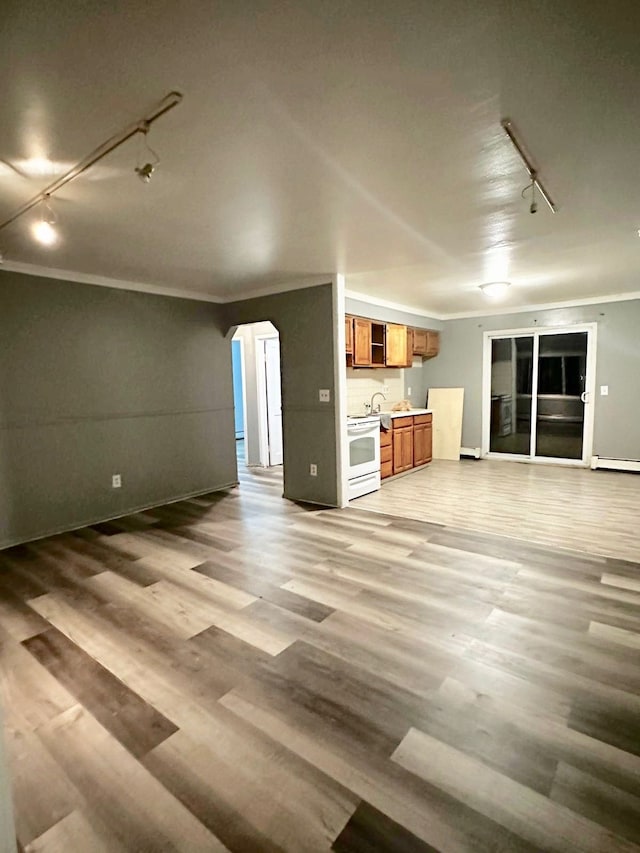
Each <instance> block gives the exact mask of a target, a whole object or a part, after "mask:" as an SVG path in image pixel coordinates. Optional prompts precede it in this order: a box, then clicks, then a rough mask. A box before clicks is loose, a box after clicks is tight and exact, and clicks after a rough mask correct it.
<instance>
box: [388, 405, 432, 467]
mask: <svg viewBox="0 0 640 853" xmlns="http://www.w3.org/2000/svg"><path fill="white" fill-rule="evenodd" d="M432 419H433V416H432V415H408V416H407V417H400V418H393V419H392V421H391V424H392V427H391V429H389V430H383V429H381V430H380V477H381V479H383V480H384V479H385V478H386V477H391V475H392V474H402V473H403V472H404V471H410V470H411V469H412V468H416V467H417V466H418V465H426V463H427V462H431V459H432Z"/></svg>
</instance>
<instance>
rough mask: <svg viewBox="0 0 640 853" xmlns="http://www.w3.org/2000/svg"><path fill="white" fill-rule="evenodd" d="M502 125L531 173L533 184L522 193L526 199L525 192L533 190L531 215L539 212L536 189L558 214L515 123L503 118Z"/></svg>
mask: <svg viewBox="0 0 640 853" xmlns="http://www.w3.org/2000/svg"><path fill="white" fill-rule="evenodd" d="M501 124H502V128H503V130H504V132H505V133H506V134H507V136H508V137H509V139H510V140H511V144H512V145H513V147H514V148H515V149H516V151H517V152H518V154H519V156H520V159H521V160H522V162H523V163H524V167H525V169H526V170H527V172H528V173H529V177H530V178H531V183H530V184H529V185H528V186H526V187H525V188H524V189H523V191H522V197H523V198H524V194H525V192H527V190H531V205H530V206H529V213H535V212H536V211H537V210H538V204H537V202H536V198H535V191H536V187H537V188H538V190H539V191H540V195H541V196H542V198H543V199H544V200H545V201H546V203H547V205H548V207H549V210H550V211H551V212H552V213H555V212H556V206H555V203H554V201H553V200H552V198H551V196H550V195H549V193H548V192H547V190H546V189H545V187H544V186H543V185H542V182H541V181H540V178H539V177H538V170H537V169H536V168H535V166H534V165H533V162H532V160H531V157H529V155H528V154H527V152H526V149H525V147H524V145H523V143H522V142H521V141H520V139H519V136H518V133H517V131H516V129H515V127H514V126H513V122H512V121H511V119H508V118H503V119H502V121H501Z"/></svg>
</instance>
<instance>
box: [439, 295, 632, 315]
mask: <svg viewBox="0 0 640 853" xmlns="http://www.w3.org/2000/svg"><path fill="white" fill-rule="evenodd" d="M634 299H640V291H638V290H635V291H630V292H629V293H610V294H609V295H607V296H589V297H585V298H584V299H567V300H565V301H562V302H538V303H532V304H530V305H520V306H518V307H513V306H512V307H508V306H505V307H504V308H494V309H488V310H487V309H485V310H484V311H461V312H460V313H458V314H444V315H443V316H442V317H440V318H438V319H442V320H466V319H467V318H471V317H495V316H500V315H502V314H528V313H530V312H531V311H553V310H555V309H557V308H580V307H581V306H583V305H603V304H604V303H606V302H632V301H633V300H634Z"/></svg>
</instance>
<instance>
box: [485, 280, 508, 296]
mask: <svg viewBox="0 0 640 853" xmlns="http://www.w3.org/2000/svg"><path fill="white" fill-rule="evenodd" d="M510 287H511V282H510V281H488V282H487V283H486V284H481V285H480V290H481V291H482V292H483V293H484V295H485V296H487V297H488V298H489V299H503V298H504V297H505V296H506V295H507V291H508V290H509V288H510Z"/></svg>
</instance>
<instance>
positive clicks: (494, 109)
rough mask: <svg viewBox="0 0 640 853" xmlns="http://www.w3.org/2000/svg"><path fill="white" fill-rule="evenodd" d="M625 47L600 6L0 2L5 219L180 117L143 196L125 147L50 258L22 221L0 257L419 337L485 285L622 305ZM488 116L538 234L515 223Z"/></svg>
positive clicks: (635, 62)
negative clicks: (406, 321) (330, 314)
mask: <svg viewBox="0 0 640 853" xmlns="http://www.w3.org/2000/svg"><path fill="white" fill-rule="evenodd" d="M639 31H640V7H638V4H637V3H636V2H616V0H613V2H609V3H606V4H605V3H602V2H589V0H584V1H583V2H576V0H565V2H562V3H559V2H558V0H537V2H525V0H519V2H513V0H493V2H491V0H489V2H481V3H479V2H477V0H469V2H464V0H441V1H440V2H426V0H394V2H389V0H368V2H359V0H352V2H347V0H342V2H333V3H332V2H330V0H327V2H319V0H278V2H275V0H272V2H270V1H269V0H263V2H259V0H243V1H242V2H240V3H239V2H237V0H236V1H235V2H231V0H222V2H216V3H212V2H205V0H202V2H188V0H183V2H182V3H179V4H178V3H175V2H169V0H167V2H161V1H160V0H147V2H145V3H124V2H122V3H120V2H114V3H108V4H106V3H102V2H98V0H66V2H65V3H64V4H53V5H52V4H48V3H42V1H41V0H5V3H4V6H3V25H2V31H1V36H0V128H1V133H0V188H1V194H0V219H2V218H4V217H5V215H6V216H8V215H9V214H10V213H11V211H12V210H13V208H15V207H17V206H18V205H20V204H21V203H22V202H23V201H25V200H26V199H27V198H29V197H30V196H31V195H33V194H34V193H36V192H37V191H38V190H40V189H41V188H42V187H44V186H45V185H46V183H48V182H49V180H50V177H49V175H51V174H52V173H53V174H55V172H56V170H58V171H60V170H63V169H65V168H67V167H68V166H69V165H71V164H72V163H74V162H76V161H77V160H79V159H80V158H82V157H83V156H84V155H85V154H87V153H88V152H89V151H90V150H91V149H92V148H94V147H95V146H96V145H98V144H99V143H100V142H102V141H103V140H104V139H106V138H107V137H108V136H110V135H111V134H113V133H114V132H115V131H117V130H119V129H120V128H121V127H123V126H125V125H126V124H128V123H129V122H131V121H133V120H135V119H137V118H138V117H140V116H141V115H142V114H144V113H145V111H147V110H148V109H149V107H151V106H152V105H153V104H154V103H155V102H156V101H158V100H159V99H160V98H161V97H162V96H163V95H164V94H165V93H167V92H169V91H170V90H172V89H179V90H180V91H182V92H183V93H184V96H185V97H184V101H183V103H182V104H181V105H180V106H178V107H177V108H176V109H175V110H173V111H172V112H171V113H169V114H168V115H167V116H165V117H164V118H162V119H161V120H160V121H159V122H158V123H157V124H155V125H154V127H153V129H152V131H151V133H150V142H151V144H152V145H153V147H154V148H155V149H156V150H158V152H159V153H160V156H161V158H162V162H161V164H160V167H159V169H158V171H157V173H156V175H155V176H154V178H153V180H152V181H151V183H150V184H148V185H146V186H145V185H143V184H142V183H141V182H140V181H139V180H138V179H137V178H136V176H135V175H134V173H133V167H134V166H135V164H136V144H137V143H136V141H135V140H133V141H132V142H130V143H127V145H126V146H123V147H122V148H121V149H119V151H118V152H116V153H115V154H113V155H112V156H110V158H109V159H107V160H105V161H103V162H102V164H100V165H99V166H97V167H95V169H94V170H93V171H91V172H89V173H87V175H86V176H84V177H81V178H80V179H78V180H77V181H75V182H74V183H73V184H72V185H70V186H68V187H66V188H65V189H64V190H62V191H61V192H60V193H59V195H58V196H56V202H55V210H56V213H57V215H58V219H59V224H60V229H61V231H62V235H63V240H62V242H61V244H60V245H59V246H58V247H57V248H55V249H45V248H43V247H40V246H38V245H35V244H34V243H33V242H32V240H31V239H30V237H29V234H28V224H29V217H28V216H27V217H25V218H23V220H22V221H21V222H20V223H19V224H18V225H15V226H12V227H11V228H10V229H8V230H7V231H6V232H4V233H0V247H2V249H3V251H4V253H5V256H6V258H7V263H8V264H12V263H13V264H15V265H16V266H19V265H21V264H34V265H37V266H42V267H50V268H55V269H58V270H68V271H74V272H76V273H85V274H90V275H95V276H106V277H110V278H116V279H123V280H127V281H134V282H144V283H148V284H155V285H159V286H163V287H167V288H174V289H184V290H188V291H191V292H198V293H202V294H203V295H204V294H208V295H210V296H213V297H220V298H223V299H228V298H233V297H235V296H242V295H246V294H248V293H250V292H254V291H256V290H259V289H261V288H265V287H269V286H273V285H276V284H277V285H280V284H282V285H291V284H294V283H302V282H305V281H309V282H313V281H318V280H320V278H322V277H323V276H324V277H326V275H327V274H330V273H336V272H340V273H345V275H346V283H347V288H348V289H349V290H352V291H359V292H362V293H367V294H369V295H370V296H373V297H376V298H379V299H380V298H382V299H386V300H389V301H391V302H396V303H402V304H405V305H408V306H412V307H414V308H417V309H420V310H422V311H425V312H427V313H429V312H431V313H435V314H437V315H447V314H452V313H453V314H455V313H462V312H474V311H478V310H480V309H483V308H485V307H486V305H487V303H486V300H485V299H484V297H483V296H482V295H481V294H480V292H479V291H478V289H477V285H478V284H480V283H482V282H483V281H487V280H494V279H503V278H508V279H509V280H510V281H511V282H512V284H513V286H512V288H511V290H510V292H509V295H508V297H507V300H506V302H505V307H506V306H507V305H508V306H509V307H513V306H518V305H522V306H524V305H529V304H540V303H549V302H556V301H566V300H572V299H585V298H590V297H598V296H604V295H609V294H624V293H631V292H637V291H640V276H639V274H638V270H639V268H640V263H639V260H640V238H639V237H638V228H640V193H639V189H638V177H639V174H638V171H639V163H640V156H639V154H640V151H639V148H638V141H639V139H640V133H639V131H640V110H639V109H638V105H637V99H638V91H639V90H640V60H639V57H640V51H638V49H637V35H638V32H639ZM506 116H509V117H510V118H512V119H513V121H514V122H515V124H516V125H517V127H518V128H519V130H520V132H521V134H522V136H523V138H524V140H525V142H526V145H527V147H528V148H529V149H530V151H531V152H532V154H533V155H534V157H535V158H536V160H537V162H538V165H539V168H540V174H541V177H542V178H543V180H544V182H545V183H546V184H547V186H548V189H549V191H550V192H551V194H552V196H553V197H554V199H555V200H556V201H557V203H558V208H559V209H558V213H556V214H555V215H553V214H551V212H550V211H549V210H548V209H547V208H546V206H545V205H544V203H543V202H541V203H540V205H539V211H538V213H537V214H535V215H534V216H532V215H530V214H529V213H528V204H529V203H528V201H527V200H523V199H522V198H521V195H520V193H521V190H522V189H523V187H524V186H525V184H526V180H527V176H526V173H525V171H524V168H523V166H522V164H521V163H520V161H519V160H518V158H517V156H516V155H515V153H514V152H513V149H512V148H511V147H510V144H509V142H508V140H506V137H505V136H504V133H503V131H502V129H501V127H500V119H501V118H503V117H506ZM43 160H44V164H43V162H42V161H43ZM56 164H57V165H56ZM16 170H17V171H16ZM19 172H20V173H21V174H19ZM34 172H40V174H37V175H36V176H33V174H34ZM43 172H48V173H49V175H43V174H42V173H43ZM29 173H31V177H29V176H28V175H29Z"/></svg>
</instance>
